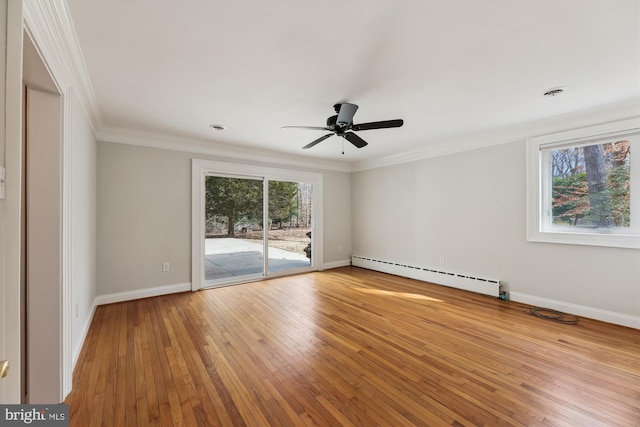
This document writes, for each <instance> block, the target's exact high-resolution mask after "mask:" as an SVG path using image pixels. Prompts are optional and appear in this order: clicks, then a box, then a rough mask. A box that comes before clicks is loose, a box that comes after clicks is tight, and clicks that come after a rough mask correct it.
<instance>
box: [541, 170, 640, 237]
mask: <svg viewBox="0 0 640 427" xmlns="http://www.w3.org/2000/svg"><path fill="white" fill-rule="evenodd" d="M629 169H630V168H629V166H628V165H623V166H618V167H615V168H613V169H611V170H610V172H609V174H608V177H607V184H608V186H607V189H605V190H603V191H600V192H599V194H596V195H595V196H594V194H593V192H591V194H590V193H589V184H588V182H587V174H586V173H585V172H580V173H577V174H575V175H569V176H566V177H554V178H553V183H552V186H553V187H552V189H553V191H552V193H553V194H552V197H553V201H552V210H553V223H554V224H559V225H577V224H582V225H584V226H593V225H594V224H596V221H597V220H598V219H599V218H600V217H601V216H602V215H601V213H600V212H598V211H597V207H596V208H594V207H592V206H591V204H592V202H591V200H593V199H594V197H596V198H597V197H602V198H603V199H608V200H609V201H608V202H607V204H608V206H607V216H610V218H609V219H610V220H611V223H612V225H613V226H615V227H629V224H630V218H631V209H630V206H631V203H630V197H631V191H630V184H629V183H630V181H629Z"/></svg>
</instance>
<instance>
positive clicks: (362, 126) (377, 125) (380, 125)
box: [351, 119, 404, 131]
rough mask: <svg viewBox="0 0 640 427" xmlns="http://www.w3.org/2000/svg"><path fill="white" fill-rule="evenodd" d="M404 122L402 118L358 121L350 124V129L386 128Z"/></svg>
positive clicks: (396, 126) (398, 125)
mask: <svg viewBox="0 0 640 427" xmlns="http://www.w3.org/2000/svg"><path fill="white" fill-rule="evenodd" d="M403 124H404V121H403V120H402V119H396V120H383V121H381V122H369V123H360V124H358V125H353V126H351V129H352V130H355V131H359V130H370V129H387V128H399V127H400V126H402V125H403Z"/></svg>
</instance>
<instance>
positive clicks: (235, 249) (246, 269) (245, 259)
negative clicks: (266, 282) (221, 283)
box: [204, 238, 311, 280]
mask: <svg viewBox="0 0 640 427" xmlns="http://www.w3.org/2000/svg"><path fill="white" fill-rule="evenodd" d="M204 253H205V280H218V279H224V278H229V277H235V276H242V275H247V274H260V273H262V269H263V266H264V254H263V249H262V244H261V243H255V242H253V241H250V240H246V239H234V238H216V239H205V252H204ZM309 265H311V260H310V259H309V258H307V257H306V255H305V254H300V253H295V252H290V251H286V250H283V249H278V248H273V247H270V248H269V271H270V272H274V271H283V270H289V269H295V268H301V267H308V266H309Z"/></svg>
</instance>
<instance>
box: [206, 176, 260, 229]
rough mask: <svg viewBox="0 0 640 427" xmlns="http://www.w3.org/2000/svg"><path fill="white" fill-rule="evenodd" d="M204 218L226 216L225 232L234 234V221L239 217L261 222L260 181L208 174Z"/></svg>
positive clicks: (211, 218)
mask: <svg viewBox="0 0 640 427" xmlns="http://www.w3.org/2000/svg"><path fill="white" fill-rule="evenodd" d="M205 190H206V197H205V219H206V221H207V222H208V223H211V222H214V221H215V220H216V217H223V218H226V220H227V224H228V227H227V228H228V231H227V234H229V235H230V236H233V235H234V229H235V223H236V222H237V221H238V220H240V219H243V218H245V219H247V220H249V221H256V222H261V220H262V181H260V180H255V179H238V178H226V177H219V176H208V177H206V179H205Z"/></svg>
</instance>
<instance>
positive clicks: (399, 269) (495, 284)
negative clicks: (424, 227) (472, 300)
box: [351, 255, 500, 298]
mask: <svg viewBox="0 0 640 427" xmlns="http://www.w3.org/2000/svg"><path fill="white" fill-rule="evenodd" d="M351 265H353V266H355V267H362V268H367V269H369V270H375V271H380V272H382V273H389V274H394V275H396V276H402V277H408V278H410V279H416V280H421V281H423V282H429V283H435V284H438V285H444V286H449V287H451V288H457V289H463V290H465V291H471V292H476V293H479V294H485V295H489V296H492V297H496V298H499V297H500V281H499V280H495V279H485V278H481V277H475V276H469V275H466V274H458V273H451V272H448V271H444V270H441V269H438V270H436V269H432V268H425V267H418V266H415V265H407V264H402V263H396V262H391V261H383V260H379V259H373V258H367V257H363V256H358V255H353V256H352V257H351Z"/></svg>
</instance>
